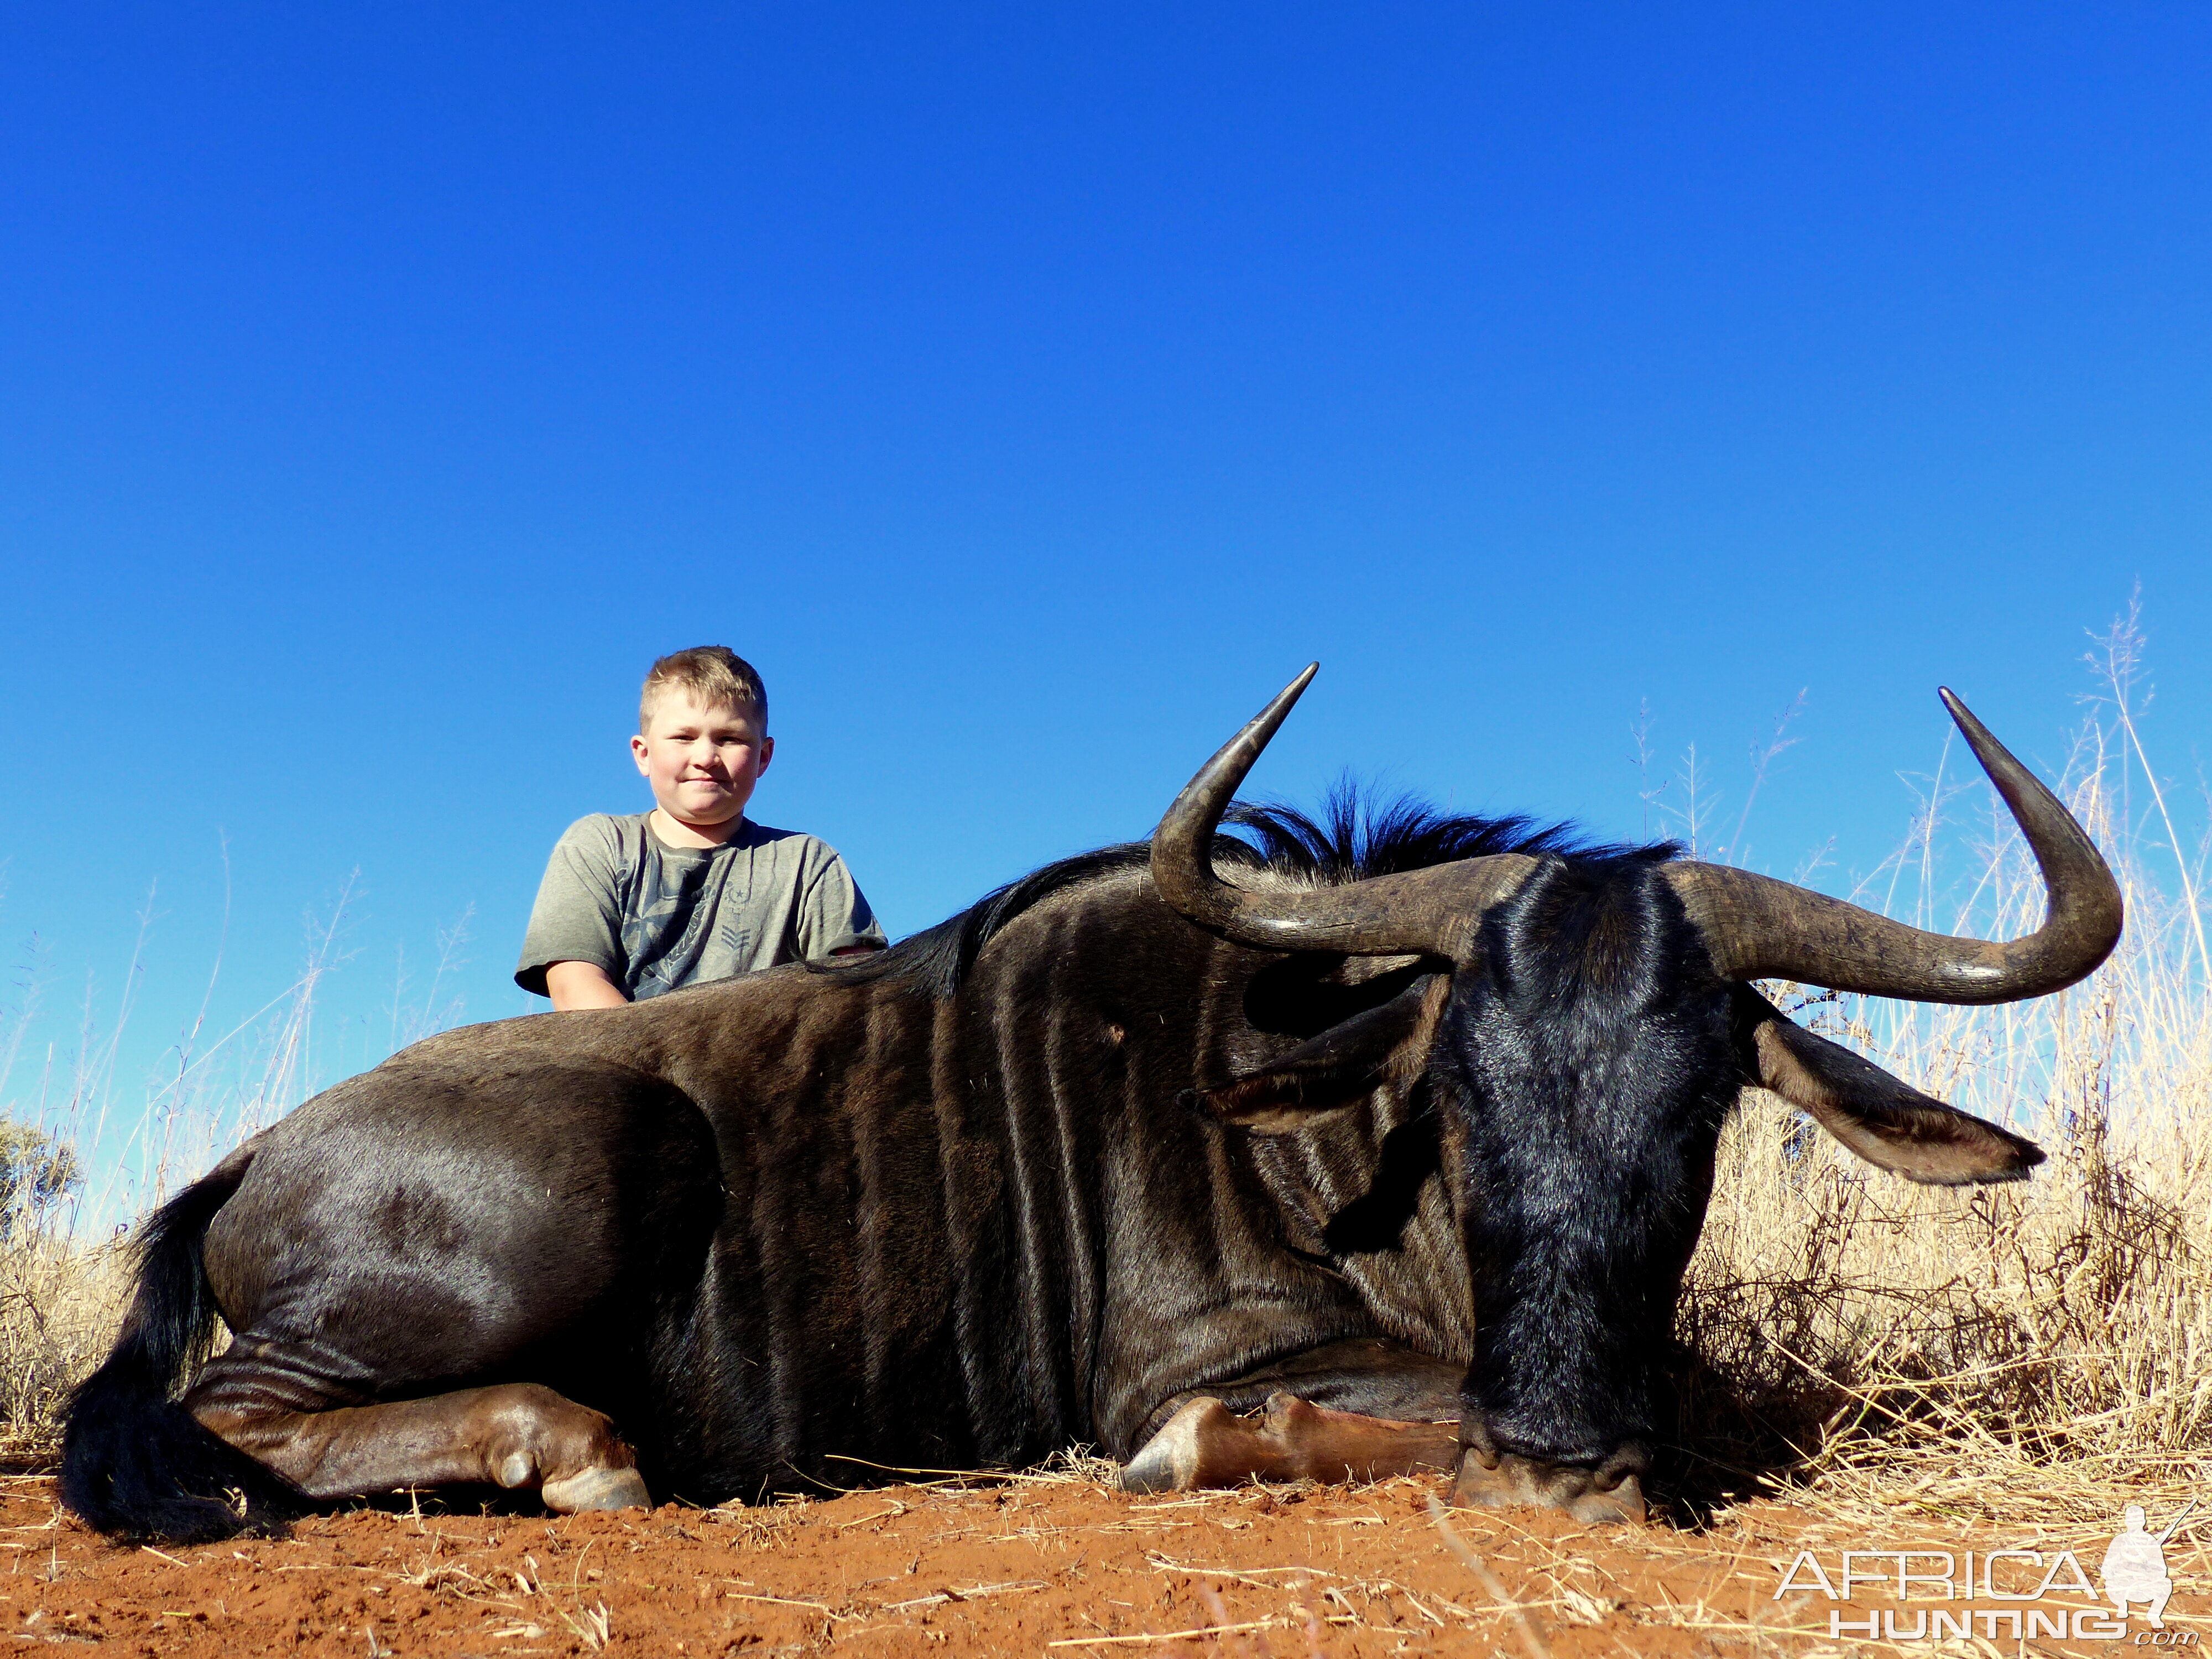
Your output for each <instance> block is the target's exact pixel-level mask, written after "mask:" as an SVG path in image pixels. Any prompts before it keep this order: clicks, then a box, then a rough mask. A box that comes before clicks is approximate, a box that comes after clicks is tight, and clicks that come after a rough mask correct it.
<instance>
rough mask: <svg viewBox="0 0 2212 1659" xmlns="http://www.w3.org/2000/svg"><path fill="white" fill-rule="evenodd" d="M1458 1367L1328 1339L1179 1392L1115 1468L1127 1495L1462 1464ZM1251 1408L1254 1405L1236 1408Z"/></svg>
mask: <svg viewBox="0 0 2212 1659" xmlns="http://www.w3.org/2000/svg"><path fill="white" fill-rule="evenodd" d="M1465 1374H1466V1372H1465V1368H1464V1367H1462V1366H1459V1365H1454V1364H1449V1362H1447V1361H1444V1360H1441V1359H1437V1358H1432V1357H1431V1356H1430V1355H1427V1354H1423V1353H1417V1352H1414V1351H1413V1350H1412V1349H1411V1348H1407V1347H1405V1346H1401V1345H1400V1344H1398V1343H1395V1342H1390V1341H1386V1340H1382V1339H1379V1338H1361V1339H1358V1340H1352V1341H1346V1342H1333V1343H1329V1344H1328V1345H1327V1346H1323V1347H1320V1348H1316V1349H1312V1350H1310V1351H1309V1352H1305V1353H1301V1354H1295V1355H1292V1356H1291V1357H1290V1358H1287V1359H1284V1360H1280V1361H1278V1362H1277V1363H1275V1364H1272V1365H1268V1366H1266V1367H1264V1368H1262V1369H1261V1370H1257V1371H1254V1372H1251V1373H1249V1374H1248V1375H1247V1376H1242V1377H1237V1378H1235V1379H1232V1380H1231V1381H1229V1382H1225V1383H1217V1384H1214V1385H1212V1386H1211V1387H1208V1388H1205V1389H1192V1390H1189V1391H1188V1392H1187V1393H1184V1394H1181V1395H1176V1396H1174V1397H1173V1398H1171V1399H1170V1400H1169V1401H1166V1402H1164V1404H1163V1406H1162V1407H1160V1408H1159V1410H1158V1411H1156V1412H1155V1413H1153V1416H1152V1420H1153V1421H1154V1422H1156V1423H1158V1422H1159V1421H1160V1419H1161V1417H1162V1416H1163V1415H1165V1417H1166V1419H1167V1420H1166V1421H1165V1422H1164V1424H1161V1425H1160V1427H1159V1428H1158V1431H1156V1432H1155V1433H1154V1434H1153V1435H1152V1437H1151V1438H1149V1439H1148V1440H1146V1442H1145V1443H1144V1445H1143V1447H1142V1449H1140V1450H1139V1452H1138V1453H1137V1455H1135V1456H1134V1457H1133V1458H1131V1459H1130V1460H1129V1462H1127V1464H1126V1465H1124V1466H1123V1468H1122V1470H1121V1479H1120V1484H1121V1489H1122V1490H1123V1491H1124V1492H1168V1491H1178V1492H1182V1491H1188V1490H1190V1489H1192V1488H1194V1487H1200V1486H1235V1485H1237V1483H1238V1482H1240V1481H1243V1480H1253V1479H1257V1480H1326V1481H1340V1480H1382V1479H1384V1478H1385V1477H1387V1476H1389V1475H1394V1474H1413V1473H1414V1472H1415V1471H1417V1470H1423V1469H1428V1470H1439V1471H1441V1470H1446V1469H1449V1468H1454V1467H1455V1465H1456V1464H1457V1463H1458V1462H1459V1449H1460V1448H1459V1424H1458V1422H1457V1420H1456V1419H1458V1416H1459V1385H1460V1380H1461V1378H1462V1376H1465ZM1254 1406H1257V1407H1259V1410H1258V1412H1257V1413H1255V1414H1249V1415H1239V1413H1240V1412H1249V1408H1250V1407H1254Z"/></svg>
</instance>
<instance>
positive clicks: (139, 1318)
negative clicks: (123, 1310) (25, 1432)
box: [61, 1148, 313, 1544]
mask: <svg viewBox="0 0 2212 1659" xmlns="http://www.w3.org/2000/svg"><path fill="white" fill-rule="evenodd" d="M252 1161H253V1158H252V1152H251V1151H250V1150H247V1149H246V1148H240V1151H239V1152H234V1153H233V1154H232V1155H231V1156H230V1157H229V1158H225V1159H224V1160H223V1161H222V1163H221V1164H217V1165H216V1167H215V1169H214V1170H211V1171H210V1172H209V1173H208V1175H207V1176H204V1178H203V1179H201V1180H199V1181H197V1182H194V1183H193V1184H192V1185H191V1186H190V1187H187V1188H185V1190H184V1191H183V1192H181V1193H179V1194H177V1195H176V1197H174V1198H173V1199H171V1200H169V1201H168V1202H167V1204H164V1205H163V1206H161V1208H160V1209H159V1210H157V1211H155V1212H154V1216H153V1218H152V1219H151V1220H149V1221H148V1222H147V1223H146V1225H145V1226H144V1228H143V1230H142V1231H140V1233H139V1235H138V1238H137V1245H136V1248H137V1255H138V1290H137V1295H136V1296H135V1297H132V1299H131V1310H130V1312H129V1313H128V1314H127V1315H126V1316H125V1318H124V1322H123V1334H121V1335H120V1336H119V1337H118V1338H117V1339H116V1343H115V1348H114V1351H113V1352H111V1353H110V1354H109V1355H108V1356H107V1358H106V1362H105V1363H104V1364H102V1365H101V1366H100V1369H99V1370H96V1371H94V1372H93V1374H92V1375H91V1376H88V1377H87V1378H85V1380H84V1381H83V1382H82V1383H79V1384H77V1386H76V1391H75V1392H74V1393H73V1394H71V1395H70V1401H69V1405H68V1407H67V1411H66V1413H65V1418H64V1427H63V1430H62V1477H61V1487H62V1501H63V1502H64V1503H65V1504H68V1505H69V1506H70V1508H71V1509H72V1510H76V1512H77V1514H78V1515H80V1516H82V1517H83V1518H84V1519H85V1520H86V1521H87V1522H89V1523H90V1524H91V1525H93V1526H94V1527H97V1528H99V1529H100V1531H102V1532H105V1533H112V1534H117V1535H118V1536H122V1537H128V1538H162V1539H167V1540H169V1541H172V1542H176V1543H186V1544H197V1543H207V1542H211V1541H214V1540H216V1539H218V1538H228V1537H232V1536H234V1534H238V1533H241V1532H261V1533H276V1532H282V1531H283V1528H284V1523H285V1522H288V1521H289V1520H290V1519H291V1518H292V1517H293V1516H297V1515H302V1514H305V1513H306V1512H307V1510H309V1509H310V1508H311V1507H313V1506H312V1504H310V1502H309V1500H308V1499H307V1496H306V1494H305V1493H303V1492H301V1491H300V1489H299V1488H298V1487H296V1486H294V1485H293V1484H292V1483H291V1482H290V1481H289V1480H285V1479H284V1478H283V1476H282V1475H280V1474H276V1471H275V1470H273V1469H271V1468H269V1467H268V1465H266V1464H264V1463H261V1462H256V1461H255V1460H254V1459H252V1458H251V1457H248V1456H247V1455H246V1454H245V1453H244V1452H242V1451H240V1450H239V1449H237V1448H236V1447H235V1446H233V1445H231V1444H229V1443H228V1442H226V1441H224V1440H222V1439H220V1438H218V1437H216V1435H214V1434H212V1433H210V1431H208V1430H207V1429H205V1428H204V1427H202V1426H201V1425H200V1423H199V1421H198V1419H196V1418H195V1417H193V1416H192V1414H191V1413H190V1412H187V1411H186V1410H185V1408H184V1407H182V1406H179V1404H177V1403H176V1401H175V1400H174V1399H173V1397H172V1396H173V1394H174V1393H175V1391H176V1389H177V1385H178V1384H179V1383H180V1382H181V1381H182V1380H183V1379H184V1376H185V1372H186V1371H187V1370H188V1369H189V1368H190V1367H191V1366H192V1365H194V1364H197V1363H198V1362H199V1361H200V1360H201V1359H203V1358H205V1356H206V1353H207V1349H208V1345H209V1343H210V1341H211V1340H213V1338H214V1335H215V1324H216V1313H217V1310H216V1304H215V1297H214V1294H213V1293H212V1292H211V1291H210V1289H209V1288H208V1282H207V1274H206V1272H205V1270H204V1267H203V1266H202V1263H201V1247H202V1245H203V1243H204V1242H205V1240H206V1237H207V1230H208V1225H209V1224H210V1222H212V1221H213V1220H214V1219H215V1214H216V1211H217V1210H220V1209H221V1208H222V1206H223V1204H224V1203H225V1201H226V1200H228V1199H229V1197H230V1195H231V1194H233V1193H234V1192H236V1191H237V1190H238V1184H239V1182H241V1181H242V1180H244V1179H245V1177H246V1169H247V1166H248V1165H250V1164H252Z"/></svg>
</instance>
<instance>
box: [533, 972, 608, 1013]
mask: <svg viewBox="0 0 2212 1659" xmlns="http://www.w3.org/2000/svg"><path fill="white" fill-rule="evenodd" d="M545 989H546V991H547V993H548V994H550V996H551V997H552V999H553V1006H554V1009H555V1011H556V1012H561V1013H566V1012H568V1011H569V1010H570V1009H572V1008H623V1007H627V1006H629V998H628V997H626V996H624V995H623V994H622V987H620V986H619V985H617V984H616V983H615V982H614V981H612V980H611V979H609V978H608V977H607V976H606V974H605V970H604V969H601V968H600V967H599V965H598V964H597V963H590V962H556V963H548V964H547V966H546V969H545Z"/></svg>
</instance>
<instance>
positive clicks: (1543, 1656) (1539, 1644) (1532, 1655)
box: [1429, 1492, 1552, 1659]
mask: <svg viewBox="0 0 2212 1659" xmlns="http://www.w3.org/2000/svg"><path fill="white" fill-rule="evenodd" d="M1429 1518H1430V1519H1431V1520H1432V1521H1434V1522H1436V1523H1437V1535H1438V1536H1440V1537H1441V1538H1442V1539H1443V1541H1444V1546H1445V1547H1446V1548H1448V1549H1449V1550H1450V1551H1451V1553H1453V1554H1454V1555H1456V1556H1457V1557H1459V1559H1461V1560H1462V1561H1464V1562H1466V1563H1467V1565H1468V1570H1469V1571H1472V1572H1473V1573H1474V1576H1475V1577H1477V1578H1479V1579H1480V1580H1481V1581H1482V1587H1483V1589H1486V1590H1488V1591H1489V1592H1490V1595H1491V1597H1492V1600H1494V1601H1497V1602H1498V1605H1499V1606H1501V1607H1504V1608H1505V1610H1506V1611H1507V1612H1509V1613H1511V1614H1512V1615H1513V1620H1514V1622H1515V1623H1516V1624H1517V1625H1519V1626H1520V1627H1521V1639H1522V1642H1523V1643H1525V1644H1527V1645H1528V1659H1552V1650H1551V1649H1549V1648H1547V1647H1546V1646H1545V1645H1544V1638H1542V1637H1541V1636H1539V1635H1537V1634H1536V1621H1535V1620H1533V1619H1531V1618H1530V1617H1529V1616H1528V1609H1527V1608H1526V1607H1522V1605H1521V1604H1520V1603H1519V1602H1518V1601H1515V1600H1514V1599H1513V1597H1512V1595H1511V1594H1510V1592H1509V1591H1508V1590H1507V1589H1506V1588H1505V1585H1504V1582H1503V1581H1501V1580H1500V1579H1499V1577H1498V1575H1497V1574H1496V1573H1494V1572H1492V1571H1491V1570H1490V1563H1489V1562H1487V1561H1486V1560H1484V1559H1482V1558H1481V1557H1480V1555H1477V1554H1476V1553H1474V1550H1472V1549H1470V1548H1469V1547H1468V1544H1467V1541H1465V1540H1464V1539H1462V1537H1461V1536H1460V1535H1459V1534H1457V1533H1456V1532H1454V1531H1453V1530H1452V1524H1451V1522H1449V1521H1447V1520H1446V1519H1445V1518H1444V1506H1443V1504H1439V1503H1438V1502H1437V1495H1436V1494H1435V1493H1434V1492H1431V1493H1430V1494H1429Z"/></svg>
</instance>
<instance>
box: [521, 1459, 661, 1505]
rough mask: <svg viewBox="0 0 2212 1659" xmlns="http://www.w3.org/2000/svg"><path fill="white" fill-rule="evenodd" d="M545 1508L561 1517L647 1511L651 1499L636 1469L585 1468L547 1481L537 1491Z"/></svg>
mask: <svg viewBox="0 0 2212 1659" xmlns="http://www.w3.org/2000/svg"><path fill="white" fill-rule="evenodd" d="M538 1497H539V1498H542V1499H543V1500H544V1504H545V1507H546V1508H547V1509H549V1510H556V1511H557V1512H558V1513H560V1514H562V1515H574V1514H576V1513H577V1512H578V1511H579V1510H649V1509H651V1508H652V1507H653V1498H652V1496H651V1494H649V1493H648V1492H647V1491H646V1489H645V1477H644V1476H643V1475H641V1474H639V1473H638V1472H637V1471H636V1470H635V1469H586V1470H585V1471H584V1472H583V1473H582V1474H571V1475H566V1476H563V1477H562V1479H561V1480H548V1481H547V1482H546V1483H545V1484H544V1486H540V1487H539V1488H538Z"/></svg>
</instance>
